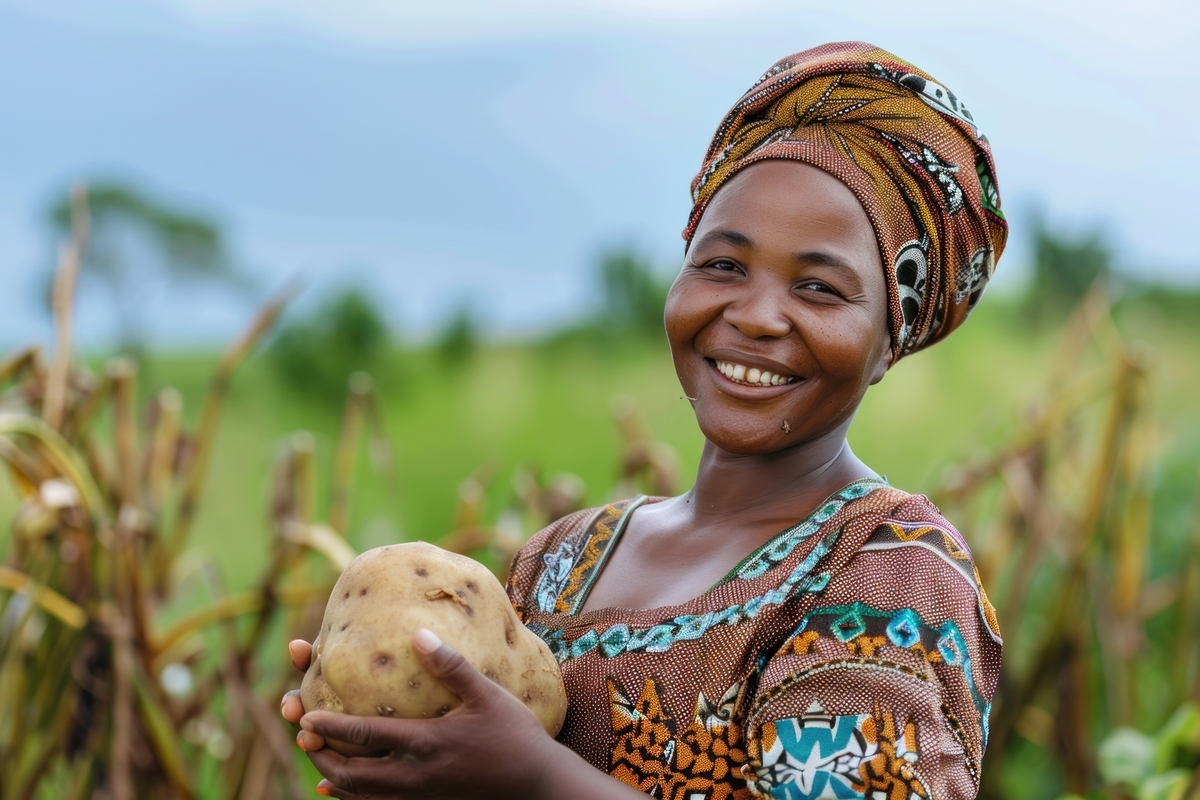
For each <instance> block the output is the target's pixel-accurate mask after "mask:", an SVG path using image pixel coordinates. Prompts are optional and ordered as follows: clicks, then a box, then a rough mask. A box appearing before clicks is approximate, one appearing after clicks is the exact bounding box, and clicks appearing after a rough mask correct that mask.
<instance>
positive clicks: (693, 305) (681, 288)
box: [663, 280, 707, 355]
mask: <svg viewBox="0 0 1200 800" xmlns="http://www.w3.org/2000/svg"><path fill="white" fill-rule="evenodd" d="M700 294H701V293H700V292H697V291H695V290H694V289H692V288H691V287H688V286H687V285H686V284H684V283H682V282H681V281H678V280H677V281H676V282H675V284H674V285H672V286H671V291H670V292H669V293H668V294H667V302H666V307H665V309H664V311H663V317H664V321H665V323H666V329H667V339H668V340H670V342H671V346H672V348H674V347H675V346H676V345H682V344H685V343H687V342H690V341H691V340H692V339H693V338H694V337H695V336H696V334H697V333H699V331H700V330H701V328H703V327H704V320H705V319H706V318H707V317H706V314H705V309H704V308H703V307H702V306H703V303H701V302H698V301H700V299H701V298H700ZM677 355H678V354H677Z"/></svg>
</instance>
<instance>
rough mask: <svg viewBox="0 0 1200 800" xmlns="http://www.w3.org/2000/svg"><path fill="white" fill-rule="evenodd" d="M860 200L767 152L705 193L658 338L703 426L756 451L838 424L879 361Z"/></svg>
mask: <svg viewBox="0 0 1200 800" xmlns="http://www.w3.org/2000/svg"><path fill="white" fill-rule="evenodd" d="M887 319H888V308H887V289H886V286H885V285H884V278H883V267H882V265H881V263H880V259H879V249H878V246H877V244H876V241H875V234H874V231H873V230H872V228H871V223H870V220H869V219H868V217H867V213H866V211H864V210H863V207H862V205H861V204H860V203H859V202H858V199H857V198H856V197H855V196H854V194H853V193H852V192H851V191H850V189H849V188H847V187H846V185H845V184H843V183H842V182H841V181H839V180H837V179H836V178H834V177H833V176H831V175H829V174H828V173H826V172H823V171H822V170H820V169H817V168H816V167H813V166H810V165H808V164H804V163H801V162H797V161H785V160H765V161H760V162H758V163H757V164H753V165H751V166H749V167H747V168H746V169H744V170H742V171H741V172H739V173H738V174H737V175H735V176H734V177H732V178H730V180H729V182H728V183H727V184H725V185H724V186H723V187H721V189H720V191H718V192H717V194H716V196H714V197H713V199H712V202H711V203H710V204H709V206H708V208H707V210H705V212H704V216H703V217H702V218H701V221H700V226H699V228H698V229H697V230H696V235H695V237H694V238H693V239H692V244H691V247H690V248H689V249H688V254H687V258H686V259H685V261H684V265H683V269H682V270H681V271H680V273H679V277H677V278H676V279H675V283H674V285H673V286H672V287H671V292H670V294H669V295H668V296H667V306H666V326H667V338H668V339H669V340H670V342H671V354H672V357H673V358H674V360H675V371H676V372H677V373H678V375H679V380H680V383H681V384H682V385H683V388H684V390H685V391H686V392H687V395H688V397H689V398H691V399H692V400H693V405H694V407H695V410H696V419H697V421H698V422H699V423H700V429H701V430H702V431H703V432H704V435H705V437H707V438H708V439H709V441H711V442H712V443H713V444H715V445H717V446H718V447H720V448H721V449H723V450H726V451H729V452H734V453H743V454H764V453H770V452H774V451H776V450H780V449H783V448H785V447H790V446H792V445H797V444H801V443H803V442H807V441H811V440H813V439H816V438H818V437H820V436H821V435H823V434H826V433H829V432H830V431H832V430H834V429H836V428H838V427H839V426H842V425H844V424H846V423H848V422H849V420H850V419H851V418H852V417H853V415H854V411H855V409H857V408H858V404H859V402H860V401H861V400H862V398H863V395H864V394H865V393H866V390H867V387H868V386H870V385H871V384H873V383H877V382H878V381H879V380H880V379H881V378H882V377H883V375H884V373H885V372H886V371H887V368H888V366H889V365H890V363H891V336H890V334H889V332H888V326H887Z"/></svg>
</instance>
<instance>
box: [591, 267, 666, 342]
mask: <svg viewBox="0 0 1200 800" xmlns="http://www.w3.org/2000/svg"><path fill="white" fill-rule="evenodd" d="M600 278H601V281H602V283H603V287H604V316H603V318H602V319H601V321H600V322H601V326H602V328H605V329H608V330H625V331H633V332H639V333H652V332H656V333H661V332H662V329H663V308H664V307H665V305H666V301H667V290H668V289H670V282H669V281H663V280H662V279H660V278H659V277H658V276H657V275H655V273H654V266H653V264H652V263H651V262H650V261H649V260H648V259H646V258H643V257H642V256H640V255H638V254H637V253H635V252H634V251H632V250H618V251H612V252H610V253H608V254H607V255H605V256H604V257H603V258H602V259H601V261H600Z"/></svg>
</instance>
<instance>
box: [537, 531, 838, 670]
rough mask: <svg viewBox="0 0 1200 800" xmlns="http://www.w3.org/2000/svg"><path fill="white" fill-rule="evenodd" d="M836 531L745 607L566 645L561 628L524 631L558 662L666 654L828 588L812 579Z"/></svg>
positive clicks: (822, 578)
mask: <svg viewBox="0 0 1200 800" xmlns="http://www.w3.org/2000/svg"><path fill="white" fill-rule="evenodd" d="M841 533H842V529H841V528H838V529H837V530H835V531H833V532H832V533H830V534H829V535H828V536H826V537H825V538H824V539H822V540H821V541H820V542H819V543H818V544H817V546H816V547H814V548H813V551H812V552H811V553H809V554H808V555H807V556H806V557H805V559H804V560H803V561H801V562H800V563H799V564H798V565H797V566H796V568H795V569H793V570H792V571H791V573H789V574H788V576H787V578H786V579H785V580H784V581H783V583H781V584H780V585H779V586H777V587H775V588H774V589H771V590H770V591H769V592H766V593H765V594H762V595H759V596H758V597H753V598H751V599H750V600H747V601H746V602H745V603H738V604H736V605H732V606H728V607H727V608H724V609H722V610H720V611H712V612H709V613H707V614H685V615H683V616H678V617H674V618H673V619H670V620H667V621H664V622H662V623H659V624H658V625H652V626H650V627H648V628H631V627H630V626H629V625H626V624H625V623H623V622H620V623H617V624H616V625H613V626H611V627H610V628H608V629H607V630H604V631H598V630H596V629H594V628H593V629H591V630H589V631H587V632H586V633H584V634H583V635H582V636H580V637H579V638H577V639H576V640H575V641H574V642H572V643H570V644H568V643H567V641H566V633H565V631H563V630H561V629H558V630H555V629H551V628H548V627H546V626H545V625H539V624H537V623H534V622H530V623H527V624H526V627H528V628H529V629H530V630H531V631H533V632H534V633H536V634H537V635H538V636H540V637H541V638H542V640H543V641H545V642H546V645H547V646H548V647H549V648H550V652H552V653H553V654H554V657H555V658H556V659H557V660H558V662H559V663H560V664H561V663H563V662H564V661H567V660H569V659H572V658H579V657H580V656H582V655H584V654H586V653H590V652H592V651H593V650H598V651H599V652H600V653H601V654H602V655H604V656H606V657H608V658H616V657H617V656H619V655H621V654H622V653H636V652H643V653H665V652H667V651H668V650H670V649H671V646H672V645H674V644H675V643H676V642H680V641H689V640H692V639H699V638H700V637H701V636H703V635H704V634H706V633H708V631H710V630H712V629H713V628H716V627H719V626H721V625H730V626H733V625H737V624H738V623H739V622H742V621H743V620H747V619H754V618H755V617H757V616H758V615H759V614H760V613H762V611H763V609H765V608H768V607H771V606H777V605H780V604H782V603H783V602H784V601H785V600H787V599H788V598H789V597H791V596H793V595H796V594H802V593H805V592H810V593H815V592H820V591H822V590H824V588H825V587H826V586H828V585H829V579H830V575H829V574H828V573H826V572H821V573H817V574H815V575H814V574H812V571H813V569H814V568H815V567H816V566H817V564H818V563H819V562H820V561H821V559H823V558H824V557H825V556H827V555H828V554H829V552H830V551H831V550H833V548H834V545H836V544H837V540H838V537H840V536H841Z"/></svg>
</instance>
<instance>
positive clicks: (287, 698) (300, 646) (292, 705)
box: [279, 639, 324, 747]
mask: <svg viewBox="0 0 1200 800" xmlns="http://www.w3.org/2000/svg"><path fill="white" fill-rule="evenodd" d="M288 654H289V655H291V657H292V666H293V667H295V668H296V669H298V670H300V671H301V672H308V662H309V661H311V660H312V645H311V644H309V643H308V642H306V641H304V640H303V639H293V640H292V641H290V642H288ZM279 713H281V714H283V718H284V719H286V720H287V721H288V722H290V723H292V724H293V725H296V724H298V723H299V722H300V718H301V717H303V716H304V704H303V703H302V702H301V701H300V690H299V689H293V690H292V691H290V692H288V693H287V694H285V695H284V696H283V701H282V702H281V703H280V704H279ZM321 744H324V742H322V743H321ZM319 746H320V745H318V747H319Z"/></svg>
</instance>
